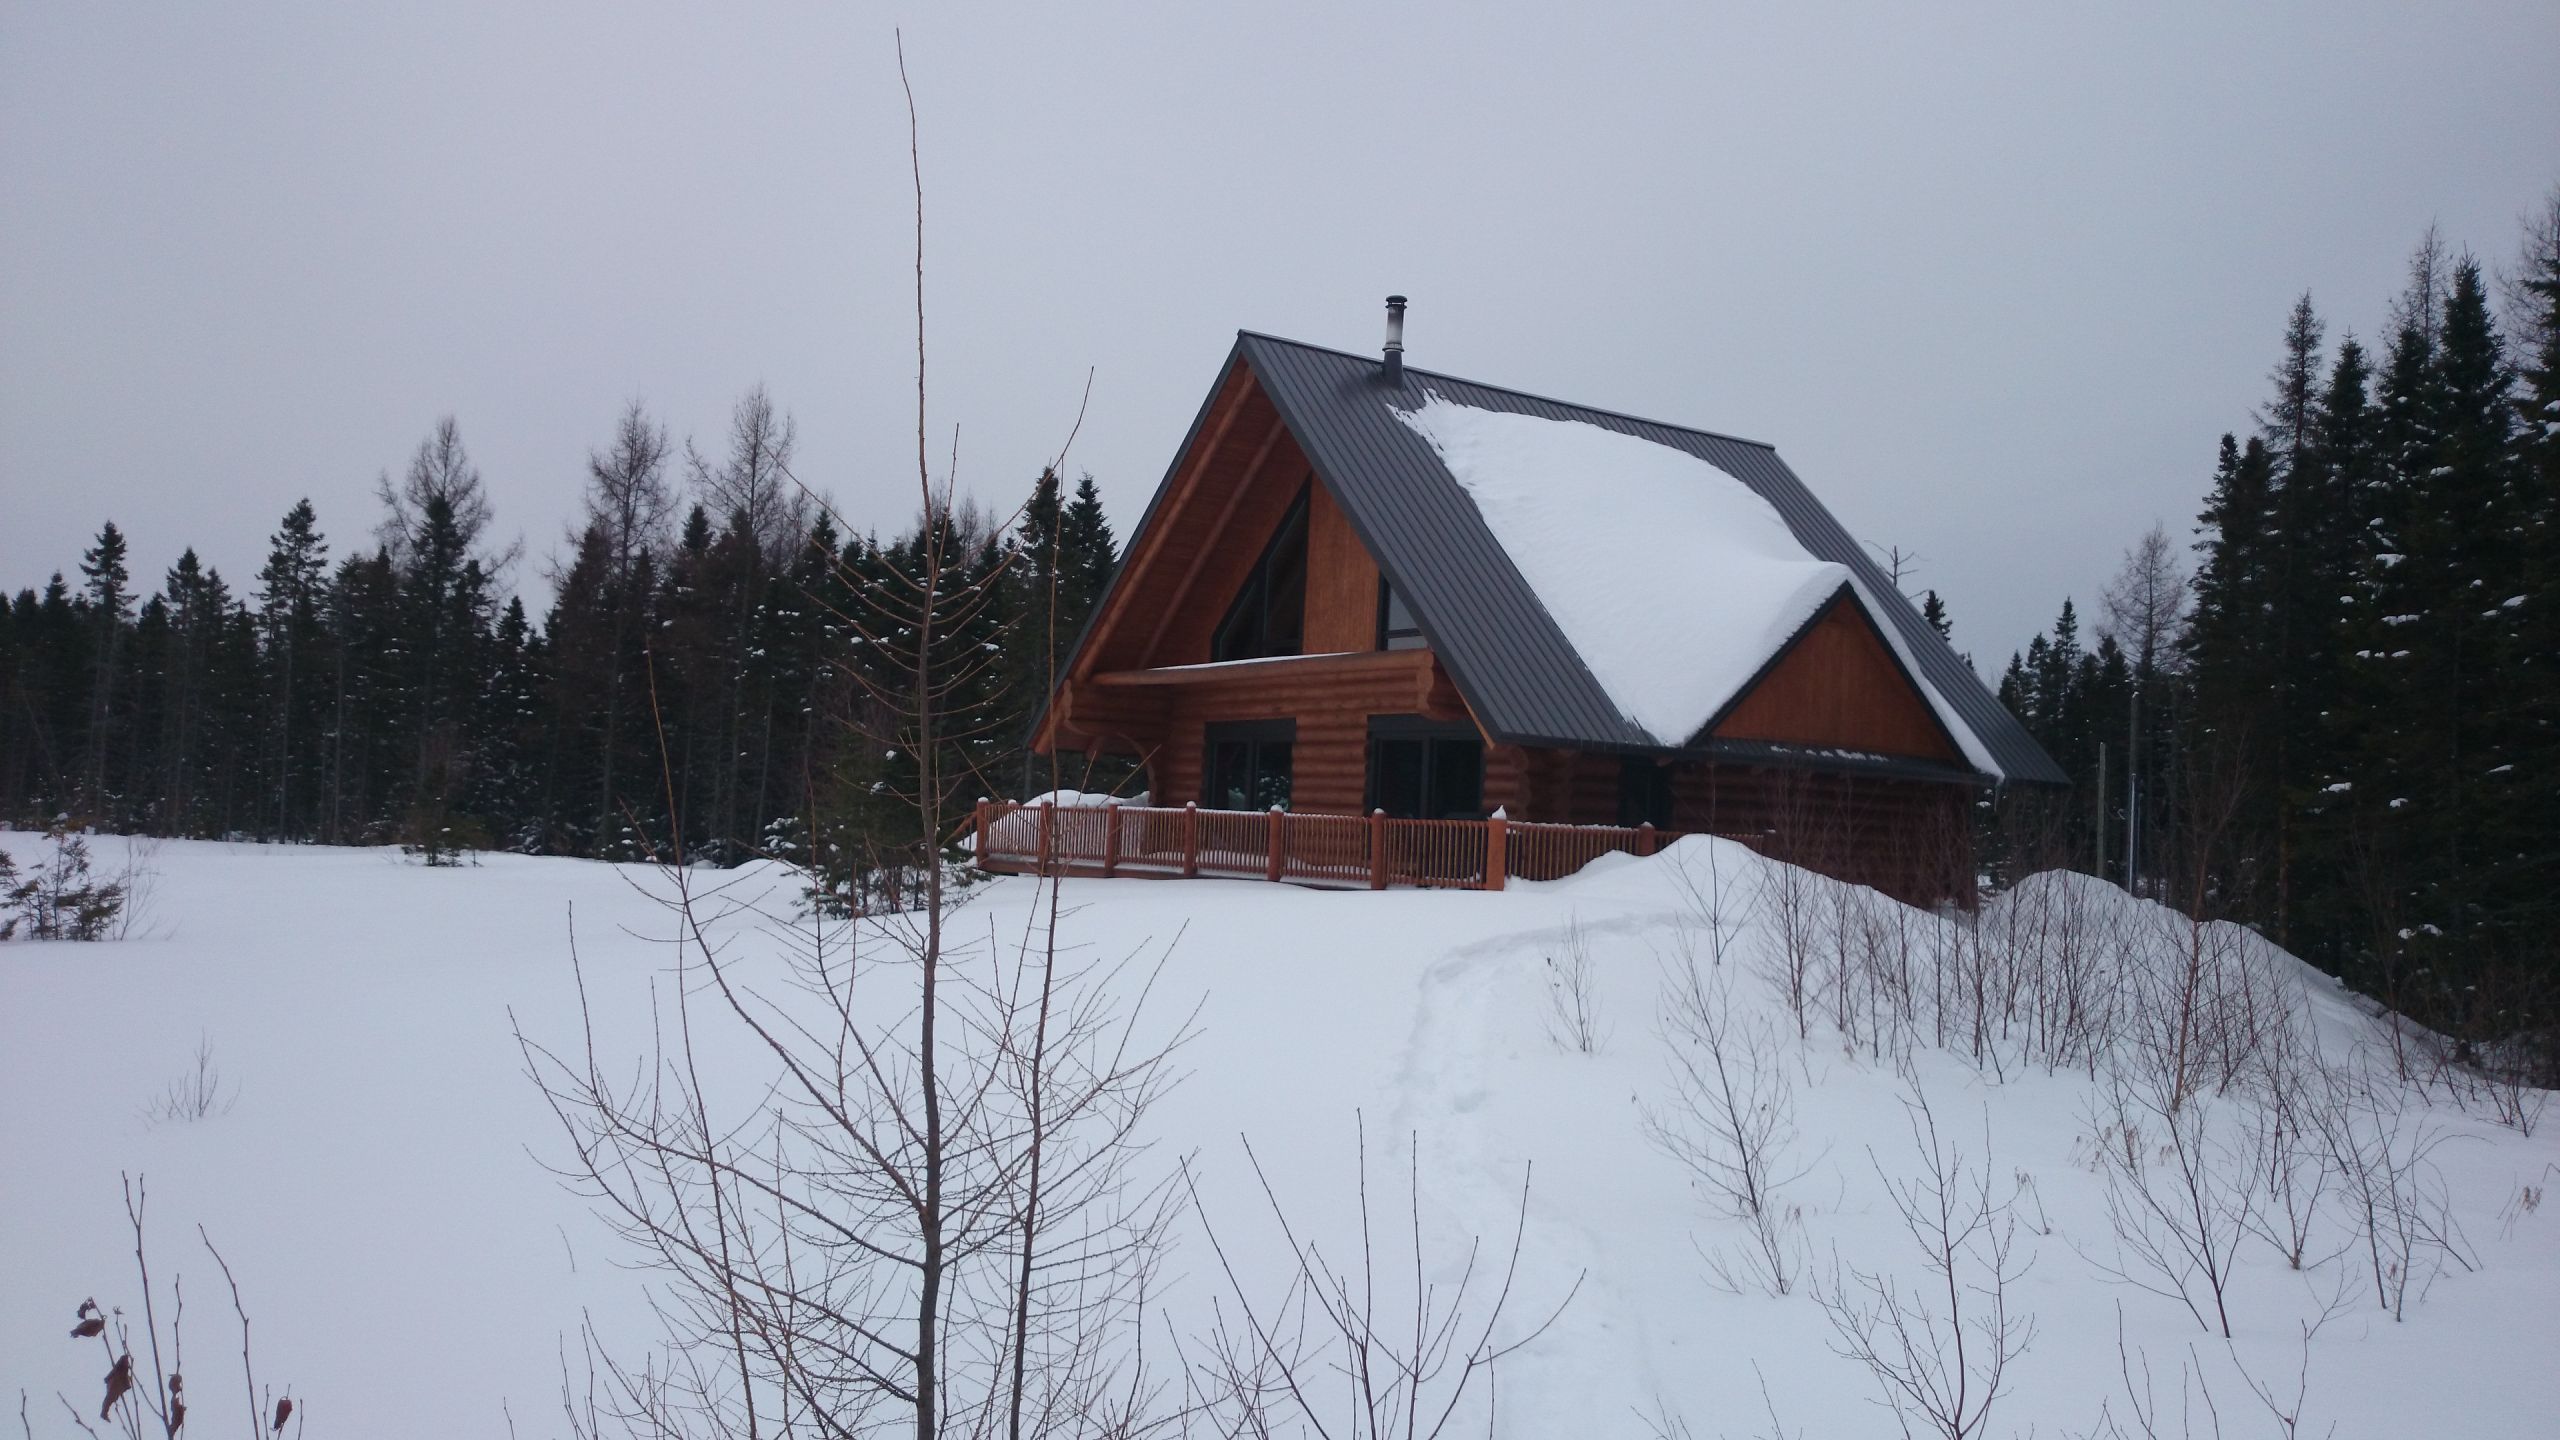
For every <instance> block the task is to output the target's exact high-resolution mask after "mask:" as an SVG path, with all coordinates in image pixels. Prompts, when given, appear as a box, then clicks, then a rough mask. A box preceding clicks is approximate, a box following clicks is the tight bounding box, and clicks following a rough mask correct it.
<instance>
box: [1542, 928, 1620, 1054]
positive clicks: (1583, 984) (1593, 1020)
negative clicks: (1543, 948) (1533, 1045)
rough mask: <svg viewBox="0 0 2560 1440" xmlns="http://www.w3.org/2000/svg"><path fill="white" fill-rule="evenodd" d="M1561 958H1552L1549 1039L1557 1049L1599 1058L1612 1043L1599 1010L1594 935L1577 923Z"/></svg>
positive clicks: (1548, 967)
mask: <svg viewBox="0 0 2560 1440" xmlns="http://www.w3.org/2000/svg"><path fill="white" fill-rule="evenodd" d="M1561 948H1562V951H1563V954H1562V956H1561V958H1559V957H1558V956H1555V955H1549V956H1547V957H1545V958H1546V970H1547V975H1546V979H1547V1038H1548V1039H1550V1040H1553V1041H1554V1042H1555V1044H1556V1048H1557V1049H1559V1050H1567V1051H1571V1052H1573V1053H1576V1054H1581V1055H1597V1054H1599V1053H1600V1050H1601V1047H1602V1046H1604V1045H1606V1044H1608V1043H1609V1029H1608V1024H1607V1022H1606V1020H1605V1019H1603V1017H1602V1015H1601V1008H1600V967H1599V965H1598V963H1597V962H1595V961H1594V960H1593V959H1592V956H1591V934H1590V932H1589V931H1587V930H1585V929H1583V928H1582V924H1581V922H1580V921H1578V920H1577V921H1575V922H1573V923H1571V924H1570V925H1568V926H1567V927H1566V929H1565V937H1564V944H1563V946H1562V947H1561Z"/></svg>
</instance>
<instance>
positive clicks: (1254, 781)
mask: <svg viewBox="0 0 2560 1440" xmlns="http://www.w3.org/2000/svg"><path fill="white" fill-rule="evenodd" d="M1297 743H1298V722H1297V721H1296V720H1294V719H1287V718H1282V719H1270V720H1217V721H1212V722H1210V723H1209V724H1207V725H1205V726H1203V727H1201V732H1200V808H1202V809H1203V810H1232V809H1238V808H1242V809H1245V810H1248V811H1261V810H1268V809H1270V808H1272V807H1273V806H1275V805H1276V806H1277V807H1278V808H1280V809H1282V810H1286V809H1288V808H1290V803H1291V800H1292V792H1293V791H1295V789H1296V788H1297ZM1230 759H1232V760H1233V762H1234V767H1235V770H1236V771H1237V772H1239V773H1240V774H1241V775H1242V776H1243V777H1244V783H1245V786H1246V788H1247V790H1248V791H1254V790H1259V791H1261V792H1262V793H1261V794H1248V796H1247V798H1248V800H1249V801H1250V800H1259V799H1264V798H1266V797H1268V799H1269V803H1268V804H1260V805H1256V804H1250V803H1249V804H1247V805H1245V806H1242V807H1237V806H1231V805H1228V804H1226V803H1225V801H1226V799H1227V796H1228V792H1229V790H1230V788H1231V787H1229V786H1228V785H1226V784H1223V783H1222V782H1223V781H1225V780H1226V779H1227V778H1228V774H1227V771H1228V763H1229V761H1230ZM1275 773H1276V774H1277V776H1278V777H1279V785H1278V787H1277V794H1276V795H1273V794H1272V793H1271V791H1270V788H1269V786H1268V784H1267V782H1268V780H1269V778H1270V777H1271V776H1272V775H1274V774H1275Z"/></svg>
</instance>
